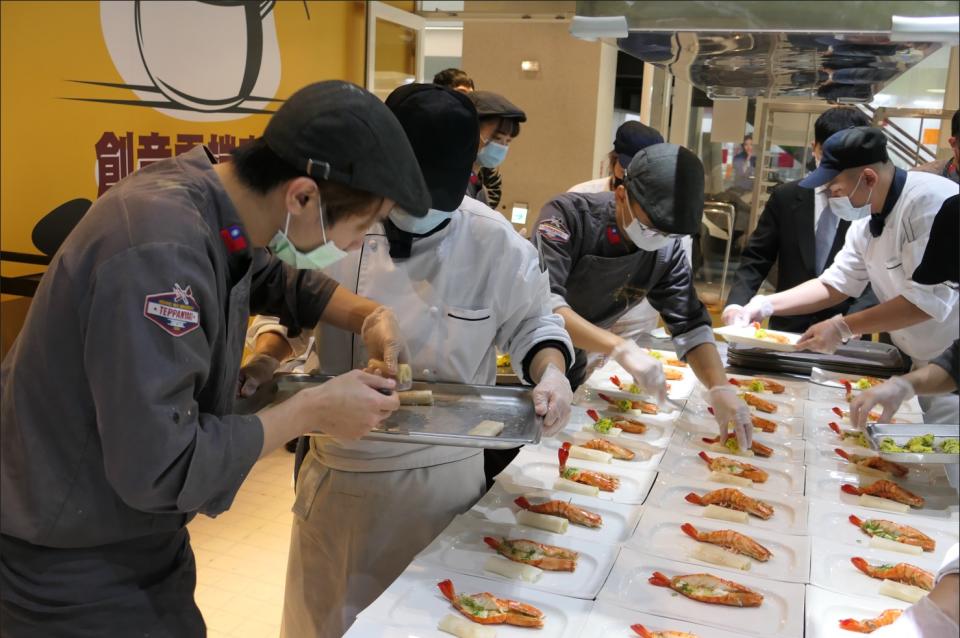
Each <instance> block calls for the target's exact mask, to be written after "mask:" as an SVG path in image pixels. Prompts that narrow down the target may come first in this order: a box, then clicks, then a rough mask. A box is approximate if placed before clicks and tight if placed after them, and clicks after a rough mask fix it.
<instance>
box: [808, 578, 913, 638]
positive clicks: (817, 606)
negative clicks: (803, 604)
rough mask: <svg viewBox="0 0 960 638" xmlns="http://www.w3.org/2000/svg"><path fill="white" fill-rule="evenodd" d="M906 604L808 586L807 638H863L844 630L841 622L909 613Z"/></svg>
mask: <svg viewBox="0 0 960 638" xmlns="http://www.w3.org/2000/svg"><path fill="white" fill-rule="evenodd" d="M907 607H909V605H908V604H907V603H905V602H903V601H902V600H896V599H894V598H887V597H886V596H884V597H883V600H880V599H878V598H868V597H866V596H847V595H844V594H838V593H837V592H833V591H827V590H826V589H821V588H819V587H813V586H811V585H807V614H806V615H807V622H806V638H851V637H852V636H861V635H865V634H858V633H854V632H852V631H848V630H846V629H841V628H840V621H841V620H845V619H847V618H853V619H854V620H868V619H872V618H876V617H877V616H879V615H880V614H882V613H883V612H884V611H885V610H887V609H906V608H907Z"/></svg>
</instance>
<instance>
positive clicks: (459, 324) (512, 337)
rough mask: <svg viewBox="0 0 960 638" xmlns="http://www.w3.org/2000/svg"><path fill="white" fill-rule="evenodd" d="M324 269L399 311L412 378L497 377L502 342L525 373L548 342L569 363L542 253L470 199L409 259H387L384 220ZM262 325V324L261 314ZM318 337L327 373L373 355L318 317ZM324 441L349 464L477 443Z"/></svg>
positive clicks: (426, 457) (428, 462)
mask: <svg viewBox="0 0 960 638" xmlns="http://www.w3.org/2000/svg"><path fill="white" fill-rule="evenodd" d="M324 272H325V274H327V275H328V276H330V277H332V278H333V279H335V280H337V281H338V282H339V283H340V284H341V285H342V286H344V287H345V288H347V289H348V290H352V291H354V292H356V293H357V294H359V295H362V296H364V297H368V298H370V299H373V300H375V301H378V302H380V303H382V304H384V305H385V306H388V307H390V308H391V309H392V310H393V311H394V313H395V314H396V315H397V319H398V321H399V323H400V332H401V334H402V335H403V336H404V338H405V339H406V340H407V345H408V346H409V348H410V355H411V366H412V367H413V376H414V378H415V379H416V380H419V381H428V382H449V383H468V384H476V385H493V384H494V383H496V375H497V365H496V348H499V349H500V350H501V351H503V352H507V353H509V354H510V359H511V362H512V365H513V369H514V372H516V374H517V376H518V377H520V378H521V379H522V378H523V360H524V358H525V357H526V355H527V353H528V352H529V351H530V349H531V348H532V347H533V346H535V345H536V344H538V343H540V342H544V341H557V342H560V343H562V344H563V346H564V347H566V348H567V351H568V354H569V356H570V361H573V358H574V353H573V343H572V341H571V340H570V336H569V335H568V334H567V331H566V330H565V329H564V327H563V319H562V318H561V317H560V316H559V315H557V314H554V313H553V310H552V304H551V301H550V283H549V278H548V275H547V273H545V272H542V271H541V270H540V262H539V257H538V255H537V251H536V250H535V249H534V247H533V245H532V244H531V243H530V242H528V241H527V240H525V239H524V238H523V237H521V236H520V235H519V234H517V232H516V231H515V230H514V229H513V227H512V226H511V225H510V223H509V222H507V220H506V219H505V218H504V217H503V216H502V215H500V214H499V213H497V212H495V211H493V210H491V209H490V208H489V207H487V206H486V205H484V204H482V203H480V202H478V201H476V200H474V199H471V198H470V197H465V198H464V200H463V202H462V203H461V204H460V208H459V209H458V210H456V211H454V212H453V216H452V217H451V219H450V223H449V224H448V225H447V226H446V228H444V229H442V230H440V231H438V232H436V233H434V234H432V235H430V236H428V237H423V238H418V239H415V240H414V242H413V248H412V251H411V256H410V257H409V258H408V259H402V260H396V261H394V260H393V259H392V258H391V257H390V244H389V241H388V240H387V237H386V235H385V233H384V230H383V227H382V226H381V225H379V224H378V225H376V226H374V227H373V228H372V229H371V230H370V231H369V232H368V233H367V236H366V237H365V238H364V242H363V247H362V248H361V249H360V250H357V251H351V252H350V253H349V254H348V256H347V257H345V258H344V259H342V260H340V261H339V262H337V263H336V264H334V265H333V266H330V267H329V268H327V269H325V270H324ZM256 329H257V330H258V331H262V330H263V329H264V326H263V324H262V322H261V323H260V324H259V325H258V326H257V328H256ZM316 338H317V344H318V347H319V355H320V357H319V358H320V371H321V372H322V373H324V374H342V373H344V372H347V371H349V370H351V369H354V368H361V367H365V366H366V364H367V360H368V358H369V357H368V356H367V352H366V348H365V347H364V345H363V341H362V339H360V337H359V336H356V335H354V334H353V333H351V332H347V331H345V330H340V329H338V328H334V327H332V326H329V325H327V324H320V325H318V326H317V331H316ZM291 345H293V347H294V350H295V351H297V350H298V348H297V346H296V345H295V344H291ZM321 440H322V443H321V444H320V445H319V446H317V445H316V444H315V446H314V447H315V449H316V448H318V450H319V453H320V455H321V458H322V460H323V462H324V463H325V464H326V465H327V466H329V467H332V468H334V469H338V470H345V471H352V472H379V471H388V470H403V469H412V468H417V467H429V466H432V465H438V464H440V463H448V462H451V461H457V460H461V459H464V458H467V457H469V456H471V455H473V454H477V453H479V450H478V449H477V448H457V447H451V446H427V445H413V444H406V443H384V442H379V441H358V442H354V441H340V440H335V439H331V438H327V437H322V438H321Z"/></svg>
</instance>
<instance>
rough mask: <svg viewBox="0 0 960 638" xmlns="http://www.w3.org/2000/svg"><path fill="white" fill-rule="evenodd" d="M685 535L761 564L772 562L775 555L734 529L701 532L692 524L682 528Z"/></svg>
mask: <svg viewBox="0 0 960 638" xmlns="http://www.w3.org/2000/svg"><path fill="white" fill-rule="evenodd" d="M680 529H681V530H683V533H684V534H686V535H687V536H689V537H690V538H692V539H694V540H698V541H700V542H701V543H711V544H713V545H719V546H720V547H723V548H726V549H729V550H730V551H733V552H736V553H738V554H743V555H744V556H749V557H750V558H754V559H756V560H759V561H761V562H765V561H768V560H770V557H771V556H772V555H773V554H771V553H770V550H769V549H767V548H766V547H764V546H763V545H761V544H760V543H758V542H757V541H755V540H753V539H752V538H750V537H749V536H747V535H746V534H741V533H740V532H735V531H733V530H732V529H720V530H716V531H714V532H701V531H698V530H697V528H696V527H694V526H693V525H691V524H690V523H684V524H683V525H681V526H680Z"/></svg>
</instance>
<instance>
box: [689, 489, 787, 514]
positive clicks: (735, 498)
mask: <svg viewBox="0 0 960 638" xmlns="http://www.w3.org/2000/svg"><path fill="white" fill-rule="evenodd" d="M685 498H686V500H687V501H688V502H690V503H693V504H694V505H701V506H704V507H706V506H707V505H717V506H719V507H726V508H728V509H733V510H737V511H740V512H746V513H747V514H751V515H753V516H756V517H757V518H762V519H764V520H766V519H768V518H770V517H771V516H773V507H771V506H770V505H768V504H767V503H764V502H763V501H761V500H760V499H756V498H752V497H750V496H747V495H746V494H744V493H743V492H741V491H740V490H738V489H736V488H733V487H724V488H721V489H719V490H713V491H712V492H707V493H706V494H704V495H703V496H700V495H699V494H696V493H694V492H690V493H689V494H687V496H686V497H685Z"/></svg>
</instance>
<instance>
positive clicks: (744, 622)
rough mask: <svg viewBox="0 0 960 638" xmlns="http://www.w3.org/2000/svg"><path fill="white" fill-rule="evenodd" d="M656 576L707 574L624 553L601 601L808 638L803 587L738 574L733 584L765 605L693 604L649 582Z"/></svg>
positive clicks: (746, 629)
mask: <svg viewBox="0 0 960 638" xmlns="http://www.w3.org/2000/svg"><path fill="white" fill-rule="evenodd" d="M655 571H658V572H661V573H663V574H664V575H666V576H667V577H668V578H673V577H674V576H678V575H681V574H696V573H704V570H702V569H700V568H697V567H694V566H692V565H687V564H685V563H680V562H677V561H672V560H667V559H663V558H657V557H654V556H650V555H648V554H641V553H639V552H635V551H633V550H628V549H625V550H623V551H622V552H621V553H620V558H619V559H618V560H617V564H616V565H615V566H614V568H613V572H612V573H611V574H610V578H608V579H607V583H606V584H605V585H604V586H603V589H602V590H600V596H599V597H598V600H601V601H605V602H612V603H614V604H617V605H622V606H624V607H628V608H630V609H636V610H637V611H643V612H648V613H655V614H658V615H661V616H666V617H669V618H677V619H681V620H693V621H695V622H699V623H703V624H705V625H709V626H712V627H719V628H721V629H727V630H731V631H740V632H746V633H750V632H756V631H759V632H761V634H762V635H764V636H789V637H794V638H800V637H801V636H803V585H799V584H795V583H783V582H780V581H775V580H766V579H763V578H757V577H755V576H747V575H746V574H742V575H741V574H737V575H736V577H735V578H729V580H732V581H735V582H737V583H739V584H741V585H744V586H746V587H749V588H751V589H753V590H754V591H757V592H759V593H761V594H763V597H764V600H763V603H761V605H760V606H759V607H728V606H725V605H712V604H709V603H702V602H699V601H696V600H691V599H689V598H687V597H686V596H682V595H679V594H677V592H675V591H673V590H672V589H669V588H667V587H658V586H656V585H651V584H650V583H649V582H648V579H649V578H650V577H651V576H652V575H653V573H654V572H655ZM707 573H713V574H714V575H715V576H718V577H720V578H726V577H728V576H730V574H729V573H727V572H723V571H720V570H716V571H714V570H709V571H708V572H707Z"/></svg>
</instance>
